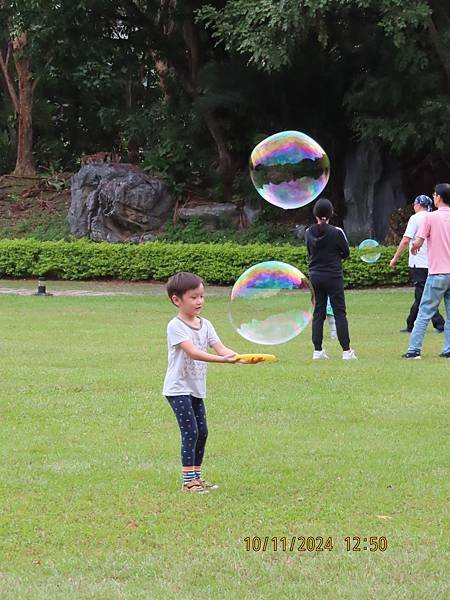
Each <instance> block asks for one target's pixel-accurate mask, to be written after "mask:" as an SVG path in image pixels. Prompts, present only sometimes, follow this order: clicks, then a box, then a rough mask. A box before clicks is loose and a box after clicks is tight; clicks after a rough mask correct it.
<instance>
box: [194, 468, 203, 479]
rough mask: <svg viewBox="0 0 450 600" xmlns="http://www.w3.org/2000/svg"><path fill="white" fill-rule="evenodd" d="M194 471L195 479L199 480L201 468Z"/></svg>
mask: <svg viewBox="0 0 450 600" xmlns="http://www.w3.org/2000/svg"><path fill="white" fill-rule="evenodd" d="M194 469H195V471H194V473H195V479H201V478H202V468H201V467H194Z"/></svg>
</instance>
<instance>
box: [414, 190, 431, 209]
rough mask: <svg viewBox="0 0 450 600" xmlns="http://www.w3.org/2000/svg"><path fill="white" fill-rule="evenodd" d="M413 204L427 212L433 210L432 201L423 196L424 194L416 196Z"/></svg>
mask: <svg viewBox="0 0 450 600" xmlns="http://www.w3.org/2000/svg"><path fill="white" fill-rule="evenodd" d="M414 204H420V206H424V207H425V208H426V209H427V211H428V212H431V211H432V210H433V200H432V199H431V198H430V197H429V196H425V194H421V195H420V196H417V197H416V198H415V200H414Z"/></svg>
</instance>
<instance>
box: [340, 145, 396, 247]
mask: <svg viewBox="0 0 450 600" xmlns="http://www.w3.org/2000/svg"><path fill="white" fill-rule="evenodd" d="M344 197H345V202H346V208H347V214H346V217H345V219H344V226H345V230H346V232H347V235H348V237H349V239H350V241H351V242H353V243H357V242H360V241H362V240H363V239H364V238H369V237H372V238H375V239H377V240H378V241H380V242H382V241H383V240H384V238H385V237H386V234H387V232H388V228H389V218H390V215H391V214H392V213H393V211H395V210H396V209H397V208H400V207H402V206H405V205H406V203H407V199H406V197H405V195H404V193H403V191H402V180H401V173H400V169H399V167H398V165H397V164H395V163H394V162H392V160H391V161H389V162H388V161H386V160H384V159H383V157H382V156H381V153H380V151H379V150H378V148H376V147H375V146H372V145H369V144H366V143H364V142H361V143H360V144H358V145H357V146H356V148H355V151H354V152H353V153H351V154H350V155H349V156H348V157H347V160H346V176H345V183H344Z"/></svg>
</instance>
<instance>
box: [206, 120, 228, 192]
mask: <svg viewBox="0 0 450 600" xmlns="http://www.w3.org/2000/svg"><path fill="white" fill-rule="evenodd" d="M204 119H205V123H206V125H207V127H208V129H209V132H210V134H211V136H212V138H213V139H214V141H215V142H216V146H217V151H218V154H219V173H220V174H221V175H222V178H223V195H224V200H225V202H231V198H232V195H233V194H232V191H233V180H234V167H233V161H232V159H231V154H230V152H229V150H228V148H227V145H226V142H225V139H224V136H223V132H222V129H221V127H220V125H219V123H218V121H217V119H216V117H215V116H214V114H213V113H212V112H208V113H206V114H205V116H204Z"/></svg>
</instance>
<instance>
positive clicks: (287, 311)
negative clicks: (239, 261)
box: [229, 261, 314, 345]
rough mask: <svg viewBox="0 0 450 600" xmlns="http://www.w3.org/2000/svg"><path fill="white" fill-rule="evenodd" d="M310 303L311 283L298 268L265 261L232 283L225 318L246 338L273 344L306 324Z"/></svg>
mask: <svg viewBox="0 0 450 600" xmlns="http://www.w3.org/2000/svg"><path fill="white" fill-rule="evenodd" d="M313 306H314V293H313V290H312V286H311V284H310V282H309V280H308V279H307V277H306V276H305V275H304V274H303V273H302V272H301V271H299V270H298V269H297V268H296V267H293V266H292V265H289V264H287V263H283V262H280V261H266V262H263V263H258V264H256V265H253V266H252V267H250V268H249V269H247V270H246V271H245V272H244V273H243V274H242V275H241V276H240V277H239V279H238V280H237V281H236V283H235V284H234V286H233V289H232V291H231V297H230V308H229V317H230V321H231V324H232V325H233V328H234V329H235V330H236V332H237V333H238V334H239V335H240V336H242V337H243V338H245V339H246V340H248V341H250V342H254V343H255V344H263V345H276V344H283V343H284V342H288V341H289V340H291V339H293V338H295V337H296V336H297V335H299V334H300V333H301V332H302V331H303V330H304V329H305V327H307V325H308V324H309V322H310V321H311V319H312V311H313Z"/></svg>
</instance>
